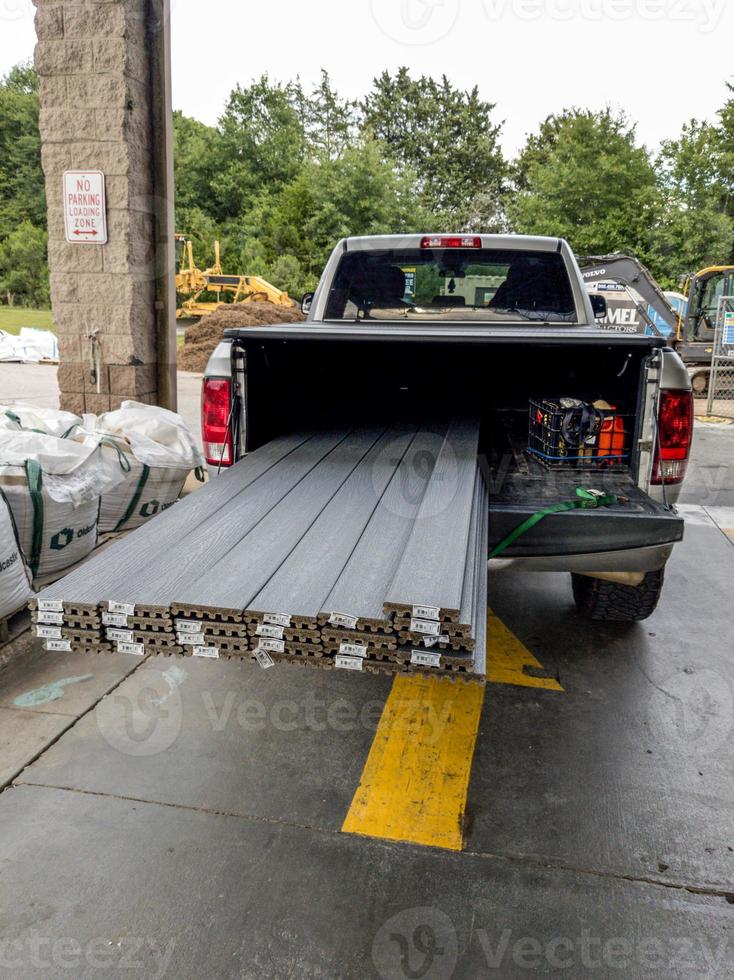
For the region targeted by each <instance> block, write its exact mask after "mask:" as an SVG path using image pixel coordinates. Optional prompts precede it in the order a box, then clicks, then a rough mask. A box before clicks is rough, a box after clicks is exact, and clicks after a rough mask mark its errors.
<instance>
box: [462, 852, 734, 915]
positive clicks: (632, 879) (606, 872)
mask: <svg viewBox="0 0 734 980" xmlns="http://www.w3.org/2000/svg"><path fill="white" fill-rule="evenodd" d="M463 853H464V854H466V855H467V856H470V857H475V858H481V859H482V860H485V861H503V862H505V863H507V864H522V865H525V866H528V867H534V868H542V869H543V870H544V871H551V872H555V871H562V872H568V873H569V874H579V875H590V876H592V877H594V878H603V879H605V880H607V881H620V882H621V881H624V882H628V883H630V884H636V885H656V886H658V887H660V888H668V889H671V890H673V891H679V892H688V893H689V894H691V895H702V896H705V897H708V898H723V899H725V901H726V902H727V903H728V904H729V905H734V891H727V890H725V889H723V888H714V887H713V886H711V885H696V884H693V883H692V882H686V881H667V880H665V879H664V878H656V877H654V876H653V875H637V874H624V873H623V872H621V871H612V870H610V869H606V868H585V867H583V866H581V865H576V864H570V863H568V862H566V861H554V860H552V859H549V858H545V859H543V858H538V857H530V856H529V855H525V854H494V853H491V852H487V851H471V850H465V851H464V852H463Z"/></svg>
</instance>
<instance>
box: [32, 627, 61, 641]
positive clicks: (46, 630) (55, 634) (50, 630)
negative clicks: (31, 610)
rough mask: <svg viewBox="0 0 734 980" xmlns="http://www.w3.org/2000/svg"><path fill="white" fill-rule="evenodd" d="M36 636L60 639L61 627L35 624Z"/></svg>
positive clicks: (46, 638) (44, 638) (45, 638)
mask: <svg viewBox="0 0 734 980" xmlns="http://www.w3.org/2000/svg"><path fill="white" fill-rule="evenodd" d="M36 636H39V637H40V638H41V639H42V640H60V639H61V627H60V626H36Z"/></svg>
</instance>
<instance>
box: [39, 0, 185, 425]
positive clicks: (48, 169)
mask: <svg viewBox="0 0 734 980" xmlns="http://www.w3.org/2000/svg"><path fill="white" fill-rule="evenodd" d="M34 3H35V5H36V8H37V10H36V32H37V34H38V45H37V47H36V53H35V61H36V68H37V70H38V73H39V75H40V78H41V115H40V130H41V140H42V148H43V149H42V152H43V169H44V173H45V175H46V193H47V197H48V231H49V245H48V252H49V269H50V275H51V301H52V306H53V317H54V323H55V325H56V330H57V332H58V337H59V355H60V361H61V363H60V367H59V387H60V389H61V407H62V408H63V409H66V410H69V411H73V412H77V413H80V412H83V411H87V412H97V413H99V412H102V411H108V410H109V409H115V408H117V407H119V405H120V402H121V401H123V400H125V399H127V398H132V399H135V400H137V401H141V402H146V403H150V404H157V403H160V401H161V399H162V400H163V401H164V402H167V404H168V407H175V390H174V394H173V396H171V393H170V391H169V390H163V391H161V390H160V389H161V388H163V389H169V388H170V387H171V386H170V385H168V384H166V382H165V380H164V381H163V382H161V384H160V385H159V377H160V374H161V372H160V370H159V361H163V362H165V367H166V369H169V368H170V364H169V363H168V362H170V361H172V362H173V363H175V326H172V324H171V323H170V318H171V316H172V312H173V311H172V310H169V309H167V308H166V309H165V311H164V314H165V316H164V319H165V320H166V323H165V324H164V331H163V332H162V331H161V327H160V322H161V308H162V306H163V305H165V306H166V307H167V304H162V303H161V301H160V296H161V295H162V294H166V293H170V288H169V287H170V273H172V271H173V270H171V269H169V268H168V257H169V255H171V254H172V252H171V251H170V250H168V248H167V241H168V238H169V236H170V235H171V232H172V229H171V228H170V215H171V212H172V201H170V200H168V198H169V197H170V196H171V194H172V188H171V187H169V186H167V185H165V186H161V178H160V174H161V172H162V168H161V166H160V158H157V157H156V152H157V153H158V154H160V152H161V151H160V149H158V150H157V151H156V144H159V146H163V147H164V148H167V147H169V146H170V141H169V139H168V138H167V137H168V135H169V134H166V133H165V132H164V133H161V132H160V131H159V130H157V127H159V126H160V118H161V116H160V111H159V110H160V104H161V93H160V91H159V89H160V73H159V71H158V70H157V69H156V67H155V62H156V58H155V56H152V55H151V45H155V44H156V43H157V40H156V36H155V32H156V30H157V31H158V34H160V33H161V31H160V22H156V24H155V25H154V29H153V30H151V17H152V16H153V14H152V13H151V11H152V10H155V8H156V5H155V3H151V2H150V0H95V2H66V0H61V2H52V0H34ZM165 6H166V4H165V0H164V7H165ZM165 29H167V23H166V24H165V27H164V33H165ZM154 119H155V123H156V125H155V127H154V125H153V121H154ZM154 137H155V138H154ZM169 162H170V161H169ZM164 169H165V168H164ZM66 170H101V171H102V172H103V173H104V174H105V177H106V188H107V224H108V229H109V241H108V243H107V244H106V245H92V244H78V245H77V244H68V243H67V242H66V241H65V236H64V221H63V214H64V206H63V193H62V176H63V173H64V171H66ZM161 283H164V285H165V287H166V288H165V289H163V290H162V289H161ZM171 337H173V341H174V342H173V349H172V350H171V349H170V348H169V344H170V340H171ZM172 402H173V404H172Z"/></svg>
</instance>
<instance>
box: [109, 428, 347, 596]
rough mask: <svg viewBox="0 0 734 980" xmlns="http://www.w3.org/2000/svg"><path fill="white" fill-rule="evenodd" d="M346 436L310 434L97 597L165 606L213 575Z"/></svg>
mask: <svg viewBox="0 0 734 980" xmlns="http://www.w3.org/2000/svg"><path fill="white" fill-rule="evenodd" d="M346 436H347V432H339V433H325V434H317V435H314V436H313V438H311V439H309V440H308V442H306V443H304V444H303V445H302V446H299V447H298V448H297V449H295V450H294V451H293V452H292V453H289V454H288V457H287V459H285V460H281V461H280V462H279V463H278V464H276V465H275V466H273V467H271V468H270V469H269V470H268V472H267V473H265V474H263V475H262V477H261V478H259V479H258V480H257V481H256V483H255V484H251V485H250V487H248V491H247V492H245V493H241V494H238V495H237V497H235V498H234V499H233V500H231V501H230V502H229V503H228V504H227V505H226V506H225V507H223V508H221V509H220V510H218V511H217V512H216V513H215V514H213V515H212V516H211V517H210V518H209V519H207V520H205V521H203V522H202V523H201V524H200V525H199V526H198V527H197V528H196V529H195V530H194V531H192V532H191V533H188V534H186V535H185V536H184V537H183V538H181V539H180V540H178V541H176V542H175V544H174V545H173V546H172V547H169V548H168V550H167V552H166V553H165V554H162V555H161V556H160V557H159V558H158V559H157V561H156V562H155V563H153V564H152V565H150V566H147V567H146V568H145V570H144V571H141V572H140V574H139V575H138V576H137V577H136V578H135V579H133V578H132V577H130V579H129V581H124V582H123V583H121V585H120V588H119V589H118V591H117V592H116V593H109V594H107V595H103V599H115V600H116V601H119V602H130V603H136V604H137V603H145V604H146V605H157V606H170V604H171V602H172V600H173V599H174V598H175V596H176V594H177V593H178V594H180V593H181V592H182V591H184V590H185V589H186V588H187V586H188V584H189V583H191V582H192V581H194V580H195V579H199V578H201V577H202V576H204V575H211V576H217V575H218V574H219V572H218V566H219V564H220V562H221V561H222V560H223V558H224V556H226V554H227V552H228V551H229V550H230V549H232V548H233V547H236V545H237V543H238V542H239V541H240V540H241V539H242V538H243V537H245V536H246V535H248V534H249V533H250V532H251V531H252V530H253V529H254V528H255V527H257V525H258V524H259V523H260V522H261V521H262V520H264V519H265V518H266V517H267V515H268V514H269V513H270V512H271V511H272V510H273V509H274V508H276V507H277V506H278V505H279V504H280V503H281V502H282V501H283V500H284V499H285V498H286V497H287V496H288V495H289V494H290V493H291V492H292V490H293V489H294V487H296V486H298V484H299V483H300V482H301V481H303V480H305V479H307V478H308V477H309V475H310V474H311V473H312V472H313V471H314V470H316V469H317V468H318V467H319V465H320V464H321V463H323V462H324V460H325V459H328V457H329V454H330V453H331V452H332V451H333V450H334V449H335V448H336V447H338V446H339V445H340V443H341V442H342V441H343V440H344V439H345V438H346ZM120 593H122V594H120Z"/></svg>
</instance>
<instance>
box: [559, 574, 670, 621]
mask: <svg viewBox="0 0 734 980" xmlns="http://www.w3.org/2000/svg"><path fill="white" fill-rule="evenodd" d="M664 580H665V570H664V569H661V570H660V571H659V572H647V574H646V575H645V578H644V581H642V582H641V583H640V584H639V585H619V584H618V583H617V582H604V581H602V580H601V579H598V578H588V577H587V576H586V575H575V574H574V573H573V572H572V573H571V582H572V584H573V597H574V600H575V602H576V608H577V609H578V611H579V613H580V614H581V615H582V616H584V617H585V618H586V619H593V620H596V621H597V622H600V621H603V622H607V623H639V622H641V621H642V620H643V619H648V618H649V617H650V616H652V614H653V613H654V612H655V609H656V607H657V604H658V602H659V600H660V596H661V594H662V591H663V582H664Z"/></svg>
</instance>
